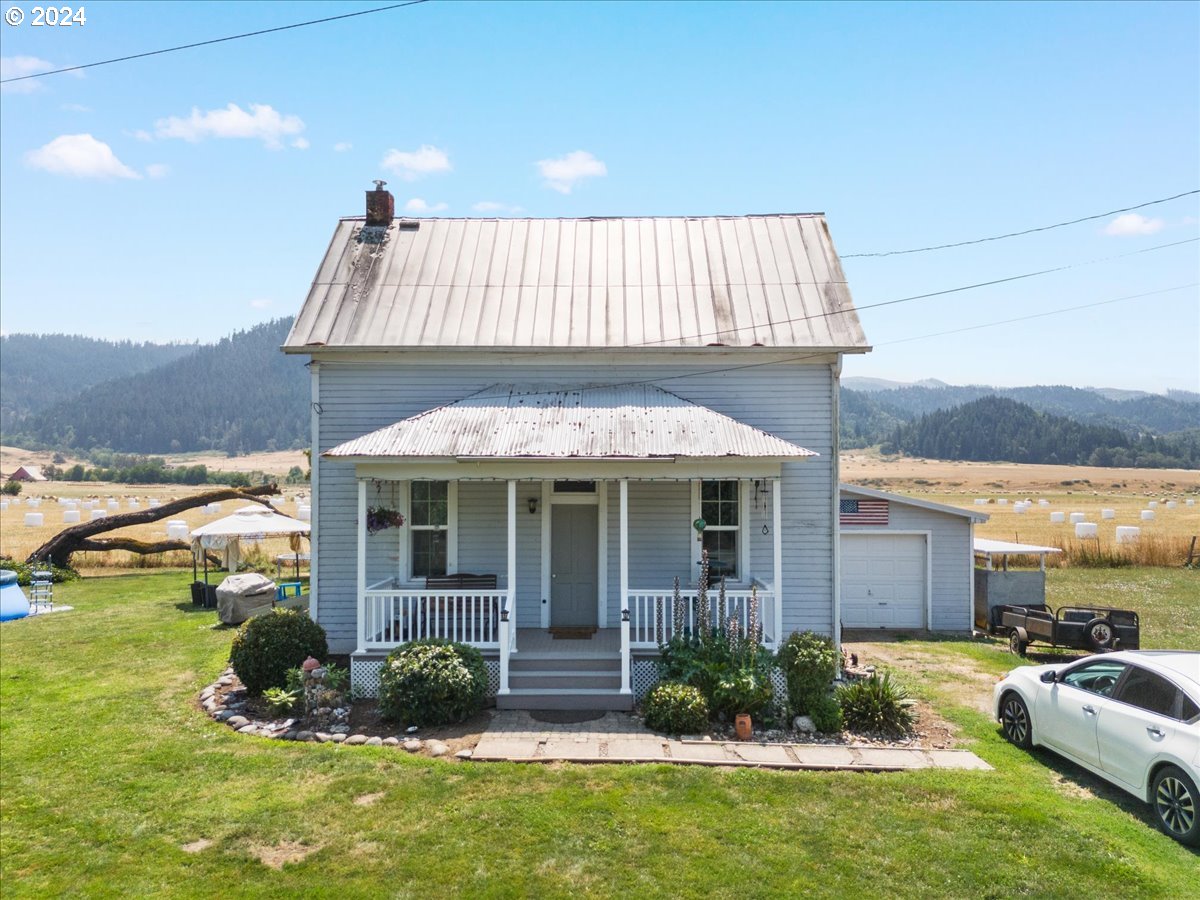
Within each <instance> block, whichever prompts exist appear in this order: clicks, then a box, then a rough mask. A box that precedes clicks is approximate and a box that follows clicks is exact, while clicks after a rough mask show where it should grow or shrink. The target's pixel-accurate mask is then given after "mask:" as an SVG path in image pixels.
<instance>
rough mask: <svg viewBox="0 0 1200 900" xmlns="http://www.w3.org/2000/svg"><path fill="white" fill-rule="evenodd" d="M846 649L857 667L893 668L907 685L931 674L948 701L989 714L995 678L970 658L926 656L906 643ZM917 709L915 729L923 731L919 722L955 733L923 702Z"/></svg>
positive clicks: (951, 725)
mask: <svg viewBox="0 0 1200 900" xmlns="http://www.w3.org/2000/svg"><path fill="white" fill-rule="evenodd" d="M845 647H846V650H847V651H849V652H850V653H854V654H856V655H857V656H858V662H859V665H861V666H871V665H874V666H882V667H885V668H888V669H892V670H893V671H896V672H898V673H900V676H901V680H903V681H907V682H908V683H910V684H911V683H916V682H919V681H922V680H926V679H928V678H929V677H930V675H931V674H933V675H935V676H936V677H937V680H938V682H939V684H938V688H939V690H941V691H942V692H944V693H945V694H947V695H948V696H949V699H950V700H951V701H953V702H955V703H958V704H961V705H962V706H966V707H969V708H971V709H976V710H979V711H980V712H982V713H985V714H986V715H991V713H992V687H993V686H994V685H995V684H996V676H995V675H993V674H991V673H989V672H983V671H980V670H979V669H977V668H976V667H975V666H974V665H973V664H972V663H971V660H969V659H965V658H964V659H953V658H948V657H946V656H942V655H940V654H934V653H928V652H925V651H923V650H921V649H920V648H919V647H914V646H913V645H912V644H910V643H908V642H906V641H894V642H892V641H889V642H881V641H872V642H869V643H854V644H846V645H845ZM917 709H918V723H919V724H918V730H922V728H921V723H925V724H926V725H927V727H928V728H930V729H933V730H934V731H935V732H936V733H941V732H943V731H945V732H946V733H948V734H950V735H952V736H953V735H956V734H957V733H958V729H957V727H956V726H954V725H953V724H951V723H949V722H947V721H946V720H945V719H943V718H942V717H941V716H939V715H938V714H937V712H936V711H934V710H933V709H932V708H931V707H930V706H929V704H928V703H926V702H925V701H924V700H922V701H921V702H920V703H919V704H918V706H917Z"/></svg>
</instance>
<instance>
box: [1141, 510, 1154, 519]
mask: <svg viewBox="0 0 1200 900" xmlns="http://www.w3.org/2000/svg"><path fill="white" fill-rule="evenodd" d="M1142 521H1143V522H1153V521H1154V510H1152V509H1143V510H1142Z"/></svg>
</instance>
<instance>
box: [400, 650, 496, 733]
mask: <svg viewBox="0 0 1200 900" xmlns="http://www.w3.org/2000/svg"><path fill="white" fill-rule="evenodd" d="M486 690H487V669H486V668H484V665H483V656H482V655H481V654H480V652H479V651H478V650H476V649H475V648H474V647H468V646H466V645H464V644H454V643H450V642H449V641H441V640H422V641H413V642H412V643H409V644H404V645H403V646H401V647H397V648H396V649H395V650H393V651H392V652H391V653H390V654H389V655H388V658H387V660H385V661H384V664H383V666H382V668H380V670H379V714H380V715H381V716H383V718H385V719H390V720H392V721H395V722H400V723H401V724H405V725H446V724H449V723H452V722H461V721H462V720H463V719H466V718H468V717H469V716H471V715H472V714H473V713H475V712H476V710H478V709H479V707H480V706H482V705H483V695H484V692H485V691H486Z"/></svg>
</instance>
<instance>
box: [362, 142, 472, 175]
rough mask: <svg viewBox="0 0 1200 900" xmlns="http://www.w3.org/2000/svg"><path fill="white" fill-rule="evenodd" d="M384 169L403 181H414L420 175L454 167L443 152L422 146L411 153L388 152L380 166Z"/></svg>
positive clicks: (400, 151) (449, 169)
mask: <svg viewBox="0 0 1200 900" xmlns="http://www.w3.org/2000/svg"><path fill="white" fill-rule="evenodd" d="M380 165H382V166H383V167H384V168H385V169H388V170H389V171H392V172H395V173H396V174H397V175H399V176H400V177H401V178H403V179H404V180H405V181H416V180H417V179H418V178H420V177H421V176H422V175H428V174H430V173H431V172H449V171H451V170H452V169H453V168H454V167H453V166H451V165H450V158H449V157H448V156H446V151H445V150H439V149H438V148H437V147H434V146H431V145H430V144H422V145H421V146H420V148H418V149H417V150H413V151H412V152H411V153H410V152H407V151H403V150H389V151H388V152H387V153H385V154H384V156H383V162H382V163H381V164H380Z"/></svg>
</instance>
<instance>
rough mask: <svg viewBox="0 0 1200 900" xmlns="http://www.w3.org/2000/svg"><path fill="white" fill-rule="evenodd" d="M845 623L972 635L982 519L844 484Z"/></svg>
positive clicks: (982, 516)
mask: <svg viewBox="0 0 1200 900" xmlns="http://www.w3.org/2000/svg"><path fill="white" fill-rule="evenodd" d="M839 493H840V504H839V521H840V546H841V552H840V560H841V564H840V569H841V625H842V628H846V629H859V628H871V629H896V630H903V629H929V630H931V631H969V630H970V629H971V619H972V608H973V595H974V589H975V588H974V584H975V581H974V572H973V569H974V550H973V546H972V544H973V537H974V526H975V523H976V522H986V521H987V519H988V517H987V515H985V514H984V513H978V512H973V511H971V510H965V509H958V508H957V507H954V506H946V505H944V504H941V503H931V502H929V501H928V500H916V499H913V498H912V497H904V496H901V495H900V494H889V493H886V492H884V491H876V490H872V489H871V488H863V487H856V486H855V485H850V484H843V485H840V486H839Z"/></svg>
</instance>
